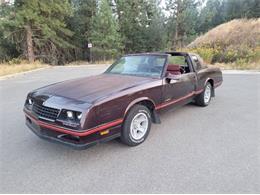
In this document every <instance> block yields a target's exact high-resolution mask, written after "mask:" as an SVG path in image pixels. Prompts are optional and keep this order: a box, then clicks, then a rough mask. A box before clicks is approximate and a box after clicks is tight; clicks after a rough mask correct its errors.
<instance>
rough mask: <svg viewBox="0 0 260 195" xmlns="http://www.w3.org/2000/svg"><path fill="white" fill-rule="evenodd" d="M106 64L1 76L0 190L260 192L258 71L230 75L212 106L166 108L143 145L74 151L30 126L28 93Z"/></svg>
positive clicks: (93, 71)
mask: <svg viewBox="0 0 260 195" xmlns="http://www.w3.org/2000/svg"><path fill="white" fill-rule="evenodd" d="M103 68H104V67H102V66H100V67H94V66H93V67H57V68H52V69H45V70H40V71H36V72H31V73H28V74H25V75H20V76H18V77H15V78H10V79H7V80H1V81H0V86H1V91H0V92H1V96H0V108H1V110H0V111H1V116H0V117H1V121H0V122H1V124H0V125H1V126H0V152H1V153H0V193H28V192H30V193H253V192H254V193H256V192H258V193H260V125H259V124H260V122H259V119H260V75H259V74H258V75H257V74H233V73H232V74H230V73H228V74H225V75H224V84H223V85H222V86H221V87H220V88H218V89H217V91H216V98H215V99H214V100H213V101H212V102H211V105H210V106H209V107H206V108H200V107H196V106H194V105H187V106H184V107H183V108H181V109H178V110H176V111H168V112H166V113H164V114H162V115H161V120H162V124H161V125H153V126H152V130H151V133H150V135H149V137H148V139H147V140H146V142H145V143H143V144H142V145H140V146H138V147H126V146H124V145H122V144H120V143H118V142H117V141H111V142H108V143H105V144H100V145H97V146H95V147H92V148H89V149H87V150H84V151H75V150H72V149H70V148H67V147H65V146H62V145H58V144H52V143H49V142H46V141H43V140H41V139H39V138H38V137H36V136H35V135H34V134H33V133H31V132H30V131H29V129H28V128H27V127H26V126H25V124H24V116H23V112H22V108H23V103H24V100H25V96H26V94H27V92H29V91H30V90H32V89H35V88H37V87H40V86H43V85H46V84H49V83H53V82H56V81H61V80H65V79H70V78H74V77H81V76H88V75H92V74H97V73H99V72H101V71H102V70H103ZM86 84H87V83H86Z"/></svg>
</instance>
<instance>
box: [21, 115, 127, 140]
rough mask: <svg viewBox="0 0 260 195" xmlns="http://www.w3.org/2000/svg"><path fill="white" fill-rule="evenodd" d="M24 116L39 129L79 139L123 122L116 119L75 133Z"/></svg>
mask: <svg viewBox="0 0 260 195" xmlns="http://www.w3.org/2000/svg"><path fill="white" fill-rule="evenodd" d="M25 114H26V116H27V117H29V118H30V119H31V120H33V121H34V122H35V123H37V124H38V125H39V126H41V127H45V128H48V129H52V130H54V131H58V132H61V133H66V134H70V135H74V136H80V137H82V136H87V135H90V134H92V133H95V132H98V131H102V130H105V129H108V128H110V127H113V126H116V125H119V124H121V123H122V122H123V119H117V120H114V121H112V122H109V123H106V124H102V125H100V126H97V127H94V128H90V129H86V130H83V131H82V132H76V131H74V130H70V129H65V128H62V127H58V126H56V125H51V124H48V123H45V122H42V121H40V120H38V119H35V118H34V117H32V116H30V115H29V114H28V113H25Z"/></svg>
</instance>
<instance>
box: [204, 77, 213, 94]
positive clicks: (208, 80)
mask: <svg viewBox="0 0 260 195" xmlns="http://www.w3.org/2000/svg"><path fill="white" fill-rule="evenodd" d="M208 82H209V83H210V84H211V86H212V97H215V87H214V79H212V78H207V79H206V81H205V84H204V86H206V83H208Z"/></svg>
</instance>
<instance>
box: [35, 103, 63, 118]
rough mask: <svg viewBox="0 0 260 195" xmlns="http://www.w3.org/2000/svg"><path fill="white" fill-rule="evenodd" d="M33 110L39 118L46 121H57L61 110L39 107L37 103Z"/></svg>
mask: <svg viewBox="0 0 260 195" xmlns="http://www.w3.org/2000/svg"><path fill="white" fill-rule="evenodd" d="M32 110H33V112H34V113H35V114H37V115H38V116H39V117H42V118H45V119H51V120H56V118H57V117H58V114H59V111H60V110H59V109H56V108H49V107H46V106H43V105H39V104H37V103H36V102H35V103H34V104H33V108H32Z"/></svg>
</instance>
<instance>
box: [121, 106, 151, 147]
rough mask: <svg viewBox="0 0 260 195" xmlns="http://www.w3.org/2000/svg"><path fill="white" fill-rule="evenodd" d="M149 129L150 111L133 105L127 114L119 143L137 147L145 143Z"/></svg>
mask: <svg viewBox="0 0 260 195" xmlns="http://www.w3.org/2000/svg"><path fill="white" fill-rule="evenodd" d="M150 128H151V113H150V110H149V109H148V108H147V107H145V106H143V105H138V104H137V105H135V106H133V107H132V108H131V110H130V111H129V112H128V114H127V116H126V118H125V121H124V124H123V129H122V134H121V137H120V138H121V141H122V142H123V143H124V144H126V145H129V146H137V145H139V144H141V143H142V142H144V141H145V139H146V138H147V136H148V134H149V132H150Z"/></svg>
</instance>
